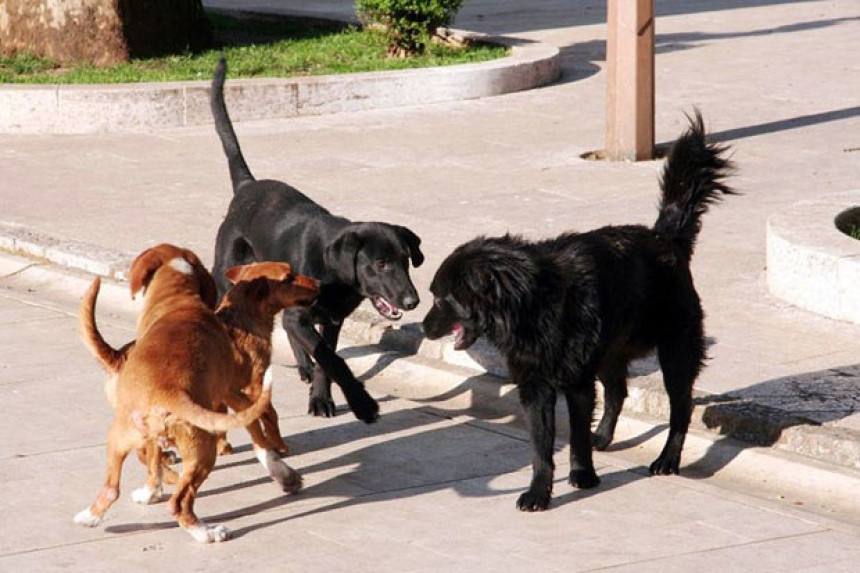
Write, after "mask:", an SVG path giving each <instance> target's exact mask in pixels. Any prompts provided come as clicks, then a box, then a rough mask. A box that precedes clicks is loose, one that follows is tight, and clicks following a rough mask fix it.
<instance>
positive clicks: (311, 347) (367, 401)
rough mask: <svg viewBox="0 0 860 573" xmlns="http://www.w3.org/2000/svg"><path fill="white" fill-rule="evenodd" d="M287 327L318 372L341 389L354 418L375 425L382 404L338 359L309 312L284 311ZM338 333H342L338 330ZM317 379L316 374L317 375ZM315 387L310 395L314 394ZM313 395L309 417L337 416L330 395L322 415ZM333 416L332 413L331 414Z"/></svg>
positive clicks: (299, 310)
mask: <svg viewBox="0 0 860 573" xmlns="http://www.w3.org/2000/svg"><path fill="white" fill-rule="evenodd" d="M284 326H285V327H286V328H287V329H288V331H289V332H291V333H292V334H293V336H294V339H295V340H296V341H297V342H298V343H299V344H300V345H301V347H302V348H303V349H304V351H305V352H307V353H308V354H310V355H311V356H312V357H313V358H314V360H316V362H317V368H318V369H322V372H324V373H325V374H326V375H327V376H329V377H331V379H332V380H334V381H335V382H336V383H337V385H338V386H340V389H341V391H343V395H344V397H345V398H346V402H347V404H349V407H350V409H351V410H352V412H353V413H354V414H355V417H356V418H358V419H359V420H362V421H363V422H366V423H368V424H370V423H372V422H375V421H376V420H377V418H378V417H379V404H377V403H376V400H374V399H373V397H372V396H371V395H370V394H368V393H367V390H365V389H364V384H362V383H361V382H359V381H358V380H357V379H356V377H355V375H353V373H352V371H351V370H350V369H349V366H347V365H346V362H344V360H343V358H341V357H340V356H338V355H337V353H336V352H335V351H334V349H333V348H331V347H330V346H329V345H328V344H327V343H326V341H325V340H324V339H323V337H322V336H321V335H320V333H319V332H317V330H316V328H314V325H313V323H312V322H311V320H310V317H309V316H308V315H307V312H303V311H302V309H297V310H294V309H288V310H286V311H284ZM338 332H339V330H338ZM315 377H316V374H315ZM313 389H314V387H313V385H312V386H311V392H313ZM314 398H315V396H314V395H313V393H312V394H311V403H310V407H309V413H312V414H315V415H329V416H330V415H334V402H333V401H332V400H331V394H330V393H329V395H328V403H326V404H324V405H323V406H324V408H323V410H322V412H323V413H322V414H319V413H318V412H320V410H319V407H320V406H321V405H320V403H319V401H315V400H314ZM328 412H330V413H328Z"/></svg>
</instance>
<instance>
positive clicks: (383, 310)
mask: <svg viewBox="0 0 860 573" xmlns="http://www.w3.org/2000/svg"><path fill="white" fill-rule="evenodd" d="M373 306H374V307H375V308H376V311H377V312H378V313H379V314H381V315H382V316H384V317H385V318H387V319H389V320H397V319H398V318H400V317H401V316H402V313H401V312H400V309H399V308H397V307H396V306H394V305H393V304H391V303H390V302H388V301H387V300H386V299H385V298H383V297H381V296H375V297H373Z"/></svg>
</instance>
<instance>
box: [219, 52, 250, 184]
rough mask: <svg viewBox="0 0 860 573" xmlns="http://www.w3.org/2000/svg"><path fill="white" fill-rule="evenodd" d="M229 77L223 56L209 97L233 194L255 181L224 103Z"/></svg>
mask: <svg viewBox="0 0 860 573" xmlns="http://www.w3.org/2000/svg"><path fill="white" fill-rule="evenodd" d="M226 76H227V60H225V59H224V57H223V56H222V57H221V59H220V60H218V65H217V66H216V67H215V75H214V77H213V78H212V90H211V93H210V96H209V98H210V99H209V104H210V105H211V107H212V117H213V119H214V120H215V131H217V132H218V137H219V138H221V145H222V147H223V148H224V154H225V155H226V156H227V162H228V164H229V165H230V179H231V180H232V181H233V193H236V192H237V191H239V187H240V186H241V185H242V184H243V183H245V182H246V181H254V180H255V179H254V176H253V175H251V170H250V169H248V164H247V163H245V158H244V157H243V156H242V149H241V148H240V147H239V140H238V139H236V132H235V131H233V124H232V123H231V121H230V114H228V113H227V105H226V104H225V103H224V78H225V77H226Z"/></svg>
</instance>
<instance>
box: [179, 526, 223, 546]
mask: <svg viewBox="0 0 860 573" xmlns="http://www.w3.org/2000/svg"><path fill="white" fill-rule="evenodd" d="M185 531H187V532H188V533H190V534H191V537H193V538H194V539H195V540H196V541H199V542H200V543H221V542H222V541H227V540H228V539H230V530H229V529H227V528H226V527H224V526H223V525H206V524H205V523H203V522H202V521H200V522H198V523H197V525H195V526H194V527H189V528H187V529H186V530H185Z"/></svg>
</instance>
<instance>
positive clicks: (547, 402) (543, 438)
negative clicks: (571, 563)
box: [517, 380, 556, 511]
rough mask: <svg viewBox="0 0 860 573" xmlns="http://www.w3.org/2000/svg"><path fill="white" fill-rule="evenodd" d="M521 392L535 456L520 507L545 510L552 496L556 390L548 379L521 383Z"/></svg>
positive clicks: (529, 509)
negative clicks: (530, 477)
mask: <svg viewBox="0 0 860 573" xmlns="http://www.w3.org/2000/svg"><path fill="white" fill-rule="evenodd" d="M519 392H520V403H521V404H522V406H523V410H524V412H525V415H526V422H528V427H529V432H530V433H531V440H532V447H533V448H534V457H533V458H532V472H533V473H532V483H531V485H530V486H529V489H528V490H527V491H526V492H525V493H524V494H522V495H521V496H520V497H519V499H518V500H517V507H518V508H519V509H521V510H522V511H542V510H544V509H546V508H547V507H549V502H550V498H551V496H552V479H553V472H554V470H555V464H554V463H553V460H552V454H553V446H554V444H555V400H556V392H555V390H554V389H553V387H552V386H550V385H549V384H548V383H546V382H543V381H535V380H531V381H529V382H526V383H524V384H520V385H519Z"/></svg>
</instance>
